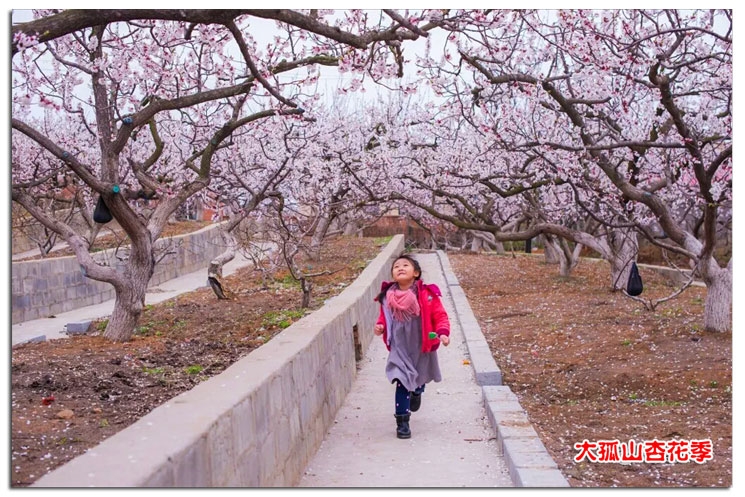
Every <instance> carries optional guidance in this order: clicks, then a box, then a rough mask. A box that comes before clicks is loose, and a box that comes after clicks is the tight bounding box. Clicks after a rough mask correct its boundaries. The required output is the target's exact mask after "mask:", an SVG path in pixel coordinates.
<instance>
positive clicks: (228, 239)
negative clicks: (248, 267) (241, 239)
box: [207, 223, 238, 279]
mask: <svg viewBox="0 0 745 497" xmlns="http://www.w3.org/2000/svg"><path fill="white" fill-rule="evenodd" d="M231 226H233V223H230V224H226V225H225V226H224V227H223V228H220V237H221V238H222V241H223V243H224V244H225V250H224V251H223V252H222V253H221V254H219V255H218V256H217V257H215V258H214V259H212V260H211V261H210V264H209V266H208V268H207V277H210V276H211V277H213V278H217V279H221V278H222V268H223V266H225V264H227V263H228V262H230V261H232V260H233V259H234V258H235V251H236V247H237V246H238V242H237V241H236V239H235V235H233V232H232V231H229V229H231V228H230V227H231Z"/></svg>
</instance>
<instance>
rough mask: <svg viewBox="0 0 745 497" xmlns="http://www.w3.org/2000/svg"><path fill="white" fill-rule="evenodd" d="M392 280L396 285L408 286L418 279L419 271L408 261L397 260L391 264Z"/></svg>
mask: <svg viewBox="0 0 745 497" xmlns="http://www.w3.org/2000/svg"><path fill="white" fill-rule="evenodd" d="M391 273H392V274H393V279H394V280H395V281H396V283H398V284H401V283H404V284H410V283H411V282H413V281H414V279H416V278H418V277H419V274H420V273H419V271H417V270H416V269H415V268H414V265H413V264H412V263H411V261H410V260H408V259H398V260H396V261H395V262H394V263H393V269H392V270H391Z"/></svg>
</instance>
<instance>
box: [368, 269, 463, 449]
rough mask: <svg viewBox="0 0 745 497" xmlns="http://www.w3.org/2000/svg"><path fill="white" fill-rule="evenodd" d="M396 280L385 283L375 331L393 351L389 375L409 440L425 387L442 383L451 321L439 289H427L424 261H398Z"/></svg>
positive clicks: (400, 426)
mask: <svg viewBox="0 0 745 497" xmlns="http://www.w3.org/2000/svg"><path fill="white" fill-rule="evenodd" d="M391 274H392V276H393V280H394V281H385V282H383V285H382V287H381V291H380V294H379V295H378V297H377V298H376V299H375V300H377V301H378V302H380V315H379V317H378V321H377V324H376V325H375V329H374V332H375V334H376V335H378V336H380V335H383V341H384V342H385V346H386V347H387V348H388V350H389V354H388V362H387V363H386V365H385V374H386V376H387V377H388V381H390V382H391V383H395V384H396V411H395V416H396V436H397V437H398V438H410V437H411V429H410V428H409V419H410V413H411V412H412V411H417V410H419V406H420V405H421V402H422V393H423V392H424V386H425V384H426V383H429V382H430V381H436V382H439V381H441V380H442V375H441V374H440V365H439V363H438V362H437V352H436V351H437V349H438V348H439V346H440V343H442V344H443V345H445V346H447V345H448V344H449V343H450V320H449V319H448V315H447V312H446V311H445V308H444V307H443V306H442V302H440V296H441V295H442V293H441V292H440V289H439V288H438V287H437V285H425V284H424V283H423V282H422V280H421V279H420V278H421V275H422V269H421V267H420V266H419V262H418V261H417V260H416V259H414V258H413V257H411V256H408V255H401V256H399V257H398V259H396V260H395V261H394V262H393V268H392V269H391Z"/></svg>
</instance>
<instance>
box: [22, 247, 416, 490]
mask: <svg viewBox="0 0 745 497" xmlns="http://www.w3.org/2000/svg"><path fill="white" fill-rule="evenodd" d="M403 248H404V238H403V236H401V235H397V236H395V237H394V238H393V240H391V242H390V243H389V244H388V245H387V246H386V247H385V248H384V249H383V251H382V252H381V253H380V254H379V255H378V256H377V257H376V258H375V259H374V260H373V261H372V262H371V263H370V264H369V265H368V267H367V268H366V269H365V270H364V271H363V272H362V274H361V275H360V276H359V278H357V280H356V281H355V282H354V283H353V284H351V285H350V286H349V287H348V288H347V289H345V290H344V291H343V292H342V293H341V294H340V295H338V296H336V297H334V298H333V299H330V300H329V301H328V302H327V303H326V305H324V306H323V307H322V308H321V309H319V310H317V311H315V312H314V313H312V314H310V315H308V316H306V317H304V318H303V319H301V320H299V321H297V322H296V323H294V324H293V325H292V326H290V327H289V328H287V329H285V330H284V331H282V332H281V333H279V334H278V335H277V336H275V337H274V338H272V340H270V341H269V342H267V343H266V344H264V345H262V346H261V347H260V348H258V349H257V350H255V351H253V352H251V353H250V354H249V355H247V356H246V357H244V358H242V359H241V360H239V361H238V362H236V363H235V364H233V365H232V366H230V367H229V368H227V369H226V370H225V371H223V372H222V373H221V374H219V375H217V376H215V377H213V378H210V379H209V380H207V381H205V382H203V383H200V384H199V385H197V386H196V387H194V388H193V389H192V390H190V391H188V392H185V393H183V394H181V395H179V396H177V397H175V398H173V399H172V400H171V401H169V402H167V403H166V404H164V405H162V406H160V407H158V408H156V409H154V410H153V411H152V412H150V413H149V414H147V415H146V416H144V417H143V418H141V419H140V420H139V421H137V422H136V423H134V424H133V425H131V426H129V427H128V428H126V429H124V430H122V431H121V432H119V433H117V434H116V435H114V436H112V437H110V438H108V439H107V440H105V441H103V442H102V443H101V444H99V445H98V446H96V447H94V448H92V449H90V450H89V451H88V452H86V453H85V454H83V455H81V456H79V457H77V458H75V459H73V460H72V461H70V462H69V463H67V464H65V465H64V466H62V467H60V468H58V469H56V470H55V471H53V472H51V473H49V474H47V475H45V476H44V477H42V478H40V479H39V480H38V481H37V482H36V483H35V484H34V486H39V487H87V486H97V487H270V486H275V487H276V486H292V485H295V484H296V483H297V482H298V481H299V479H300V476H301V473H302V471H303V470H304V469H305V467H306V466H307V463H308V461H309V460H310V458H311V456H312V455H313V454H315V452H316V451H317V449H318V447H319V446H320V444H321V442H322V441H323V438H324V435H325V433H326V431H327V430H328V428H329V427H330V425H331V423H333V420H334V416H335V415H336V412H337V410H338V409H339V407H341V405H342V403H343V401H344V398H345V397H346V395H347V393H348V392H349V390H350V389H351V387H352V383H353V382H354V379H355V376H356V372H357V367H356V358H355V350H357V351H359V350H367V347H368V345H369V343H370V341H371V340H372V338H373V332H372V329H373V326H374V324H375V320H376V319H377V315H378V308H377V306H376V305H374V303H373V299H374V298H375V296H376V295H377V293H378V291H379V290H380V284H381V282H382V281H383V280H385V279H387V278H389V277H390V268H391V264H392V262H393V260H394V259H395V257H396V256H397V255H398V254H399V253H401V251H402V250H403ZM356 345H357V346H356Z"/></svg>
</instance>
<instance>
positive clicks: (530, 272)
mask: <svg viewBox="0 0 745 497" xmlns="http://www.w3.org/2000/svg"><path fill="white" fill-rule="evenodd" d="M449 257H450V262H451V265H452V267H453V270H454V271H455V273H456V275H457V276H458V278H459V280H460V283H461V285H462V287H463V289H464V291H465V293H466V295H467V296H468V299H469V302H470V304H471V307H472V308H473V311H474V314H475V315H476V317H477V319H478V321H479V324H480V326H481V329H482V331H483V333H484V336H485V337H486V339H487V341H488V342H489V346H490V348H491V350H492V353H493V355H494V357H495V359H496V361H497V364H498V365H499V367H500V369H501V370H502V374H503V377H504V378H503V379H504V383H505V384H507V385H509V386H510V388H511V389H512V391H513V392H515V394H516V395H517V396H518V398H519V400H520V404H521V405H522V407H523V408H524V409H525V411H526V412H527V414H528V417H529V419H530V421H531V422H532V424H533V426H534V427H535V429H536V431H537V432H538V434H539V435H540V437H541V440H542V441H543V443H544V445H545V446H546V448H547V449H548V451H549V453H550V454H551V455H552V457H553V458H554V460H555V461H556V463H557V464H558V466H559V469H560V470H561V472H562V473H563V474H564V476H565V477H566V478H567V480H568V481H569V483H570V485H572V486H577V487H612V486H618V487H729V486H731V485H732V334H731V333H729V332H728V333H709V332H704V331H702V328H703V326H702V323H703V310H704V305H703V302H704V299H705V297H706V289H705V288H701V287H691V288H689V289H687V290H686V291H685V292H684V293H683V294H681V295H680V296H678V297H677V298H676V299H674V300H671V301H668V302H666V303H663V304H660V305H659V306H658V307H657V309H656V311H655V312H649V311H646V310H645V309H644V307H643V305H642V304H641V303H638V302H634V301H632V300H631V299H630V298H628V297H625V296H624V295H623V294H620V293H611V292H610V291H609V290H608V288H609V284H610V281H609V280H610V277H609V268H608V265H607V263H603V262H592V261H587V262H585V261H582V263H580V265H579V266H578V267H577V268H576V269H575V270H574V271H573V273H572V275H571V277H570V278H569V279H564V278H561V277H560V276H559V271H558V267H557V266H555V265H549V264H545V263H544V262H543V260H544V259H543V258H542V257H540V256H538V257H536V256H522V255H521V256H517V257H511V256H488V255H467V254H462V255H461V254H450V255H449ZM642 278H643V281H644V292H643V293H642V295H641V296H642V297H645V298H647V299H659V298H662V297H663V296H666V295H669V294H670V293H672V291H673V290H674V288H671V287H669V286H668V285H667V284H666V282H665V280H664V279H663V278H662V277H660V276H659V275H657V274H655V273H653V272H651V271H644V270H642ZM585 439H586V440H587V441H589V442H596V441H599V440H619V441H621V442H623V443H627V442H628V441H629V440H634V441H635V442H637V443H640V442H644V441H647V440H652V439H657V440H661V441H669V440H673V439H678V440H684V441H691V440H705V439H710V440H711V441H712V444H713V454H714V458H713V459H712V460H709V461H706V462H704V463H701V464H698V463H695V462H687V463H675V464H670V463H665V464H661V463H633V464H620V463H601V462H588V460H583V461H582V462H579V463H577V462H575V461H574V458H575V456H578V455H579V453H580V452H579V451H578V450H577V449H575V447H574V444H576V443H582V442H583V440H585Z"/></svg>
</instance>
